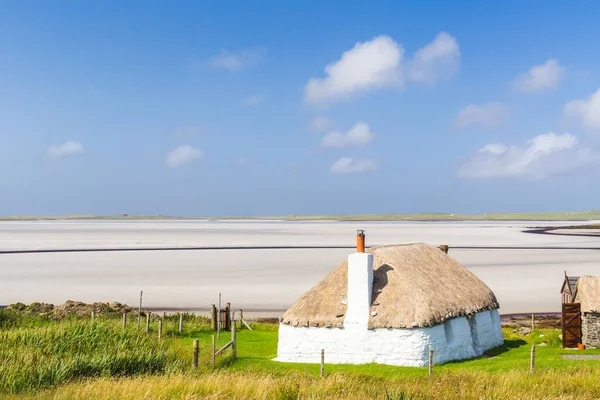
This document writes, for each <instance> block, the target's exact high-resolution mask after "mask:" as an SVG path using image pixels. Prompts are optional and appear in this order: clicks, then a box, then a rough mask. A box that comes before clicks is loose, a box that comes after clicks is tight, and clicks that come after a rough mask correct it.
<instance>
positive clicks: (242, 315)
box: [240, 310, 244, 329]
mask: <svg viewBox="0 0 600 400" xmlns="http://www.w3.org/2000/svg"><path fill="white" fill-rule="evenodd" d="M243 320H244V310H240V329H242V328H243V327H244V323H243V322H242V321H243Z"/></svg>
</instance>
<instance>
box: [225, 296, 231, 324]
mask: <svg viewBox="0 0 600 400" xmlns="http://www.w3.org/2000/svg"><path fill="white" fill-rule="evenodd" d="M225 309H226V310H227V312H226V313H225V330H228V329H231V303H227V305H226V306H225Z"/></svg>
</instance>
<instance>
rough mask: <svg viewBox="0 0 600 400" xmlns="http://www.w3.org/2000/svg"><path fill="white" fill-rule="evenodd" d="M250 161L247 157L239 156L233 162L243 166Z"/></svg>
mask: <svg viewBox="0 0 600 400" xmlns="http://www.w3.org/2000/svg"><path fill="white" fill-rule="evenodd" d="M249 163H250V159H248V157H245V156H243V157H239V158H237V159H236V160H235V161H234V162H233V164H234V165H236V166H238V167H243V166H247V165H248V164H249Z"/></svg>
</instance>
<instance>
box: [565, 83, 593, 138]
mask: <svg viewBox="0 0 600 400" xmlns="http://www.w3.org/2000/svg"><path fill="white" fill-rule="evenodd" d="M563 112H564V114H565V115H566V116H567V118H571V119H574V120H576V121H577V122H578V123H580V124H581V125H583V126H584V127H586V128H591V129H599V128H600V89H598V90H596V91H595V92H594V93H592V94H591V95H590V96H589V97H588V98H587V99H580V100H573V101H570V102H568V103H567V104H565V107H564V110H563Z"/></svg>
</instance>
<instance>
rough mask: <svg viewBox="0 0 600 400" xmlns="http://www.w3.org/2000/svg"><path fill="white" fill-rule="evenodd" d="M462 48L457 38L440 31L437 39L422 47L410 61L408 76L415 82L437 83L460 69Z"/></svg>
mask: <svg viewBox="0 0 600 400" xmlns="http://www.w3.org/2000/svg"><path fill="white" fill-rule="evenodd" d="M459 64H460V49H459V47H458V42H457V41H456V39H455V38H454V37H453V36H451V35H450V34H448V33H446V32H440V33H439V34H438V35H437V36H436V37H435V39H434V40H433V41H432V42H431V43H429V44H427V45H425V46H423V47H421V48H420V49H419V50H417V52H416V53H415V56H414V57H413V60H412V61H411V62H410V63H409V68H408V76H409V78H410V79H411V80H412V81H414V82H423V83H435V82H436V81H438V80H441V79H444V78H448V77H450V76H452V75H454V74H455V73H456V72H457V71H458V66H459Z"/></svg>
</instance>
